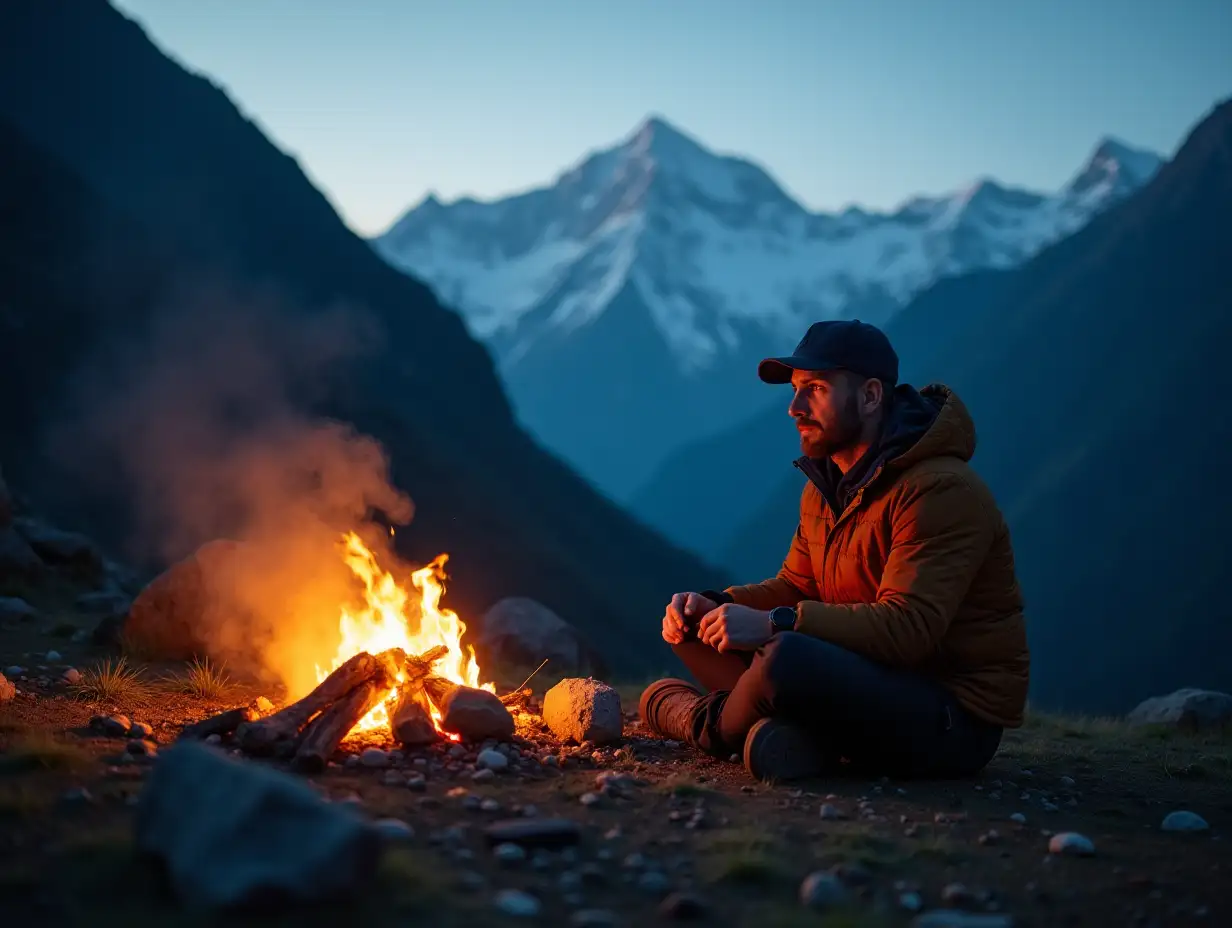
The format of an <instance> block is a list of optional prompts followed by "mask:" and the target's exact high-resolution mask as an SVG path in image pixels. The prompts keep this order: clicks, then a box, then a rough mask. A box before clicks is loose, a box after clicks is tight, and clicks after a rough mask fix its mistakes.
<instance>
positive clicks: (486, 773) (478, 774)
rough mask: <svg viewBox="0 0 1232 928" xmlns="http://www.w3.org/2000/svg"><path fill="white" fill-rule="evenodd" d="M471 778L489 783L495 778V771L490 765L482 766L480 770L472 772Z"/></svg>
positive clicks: (477, 781)
mask: <svg viewBox="0 0 1232 928" xmlns="http://www.w3.org/2000/svg"><path fill="white" fill-rule="evenodd" d="M471 779H472V780H473V781H474V782H476V783H490V782H491V781H492V780H495V779H496V771H495V770H493V769H492V768H491V767H484V768H483V769H482V770H476V771H475V772H474V773H472V774H471Z"/></svg>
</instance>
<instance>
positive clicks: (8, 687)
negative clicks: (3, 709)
mask: <svg viewBox="0 0 1232 928" xmlns="http://www.w3.org/2000/svg"><path fill="white" fill-rule="evenodd" d="M16 696H17V687H15V686H14V685H13V684H12V683H10V682H9V681H8V678H7V677H5V675H4V674H2V673H0V706H2V705H4V704H5V703H6V702H10V701H11V700H12V699H14V698H15V697H16Z"/></svg>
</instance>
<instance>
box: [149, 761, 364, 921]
mask: <svg viewBox="0 0 1232 928" xmlns="http://www.w3.org/2000/svg"><path fill="white" fill-rule="evenodd" d="M136 842H137V846H138V848H139V849H140V850H141V851H143V852H145V853H148V854H150V855H152V856H153V857H155V858H156V859H158V860H159V861H161V862H162V863H163V864H165V867H166V872H167V875H168V877H169V881H170V885H171V888H172V889H173V890H174V891H175V893H176V894H177V895H178V896H179V897H180V899H181V900H183V901H184V902H187V903H189V904H192V905H198V906H201V907H203V908H213V909H233V908H240V907H247V906H252V905H262V906H268V905H271V904H278V903H300V904H304V903H320V902H326V901H341V900H345V899H347V898H349V897H352V896H354V895H356V894H358V893H360V892H362V891H363V889H364V888H365V887H366V886H367V884H368V883H369V882H370V881H371V879H372V877H373V876H375V874H376V872H377V865H378V863H379V860H380V856H381V850H382V848H383V846H384V840H383V839H382V836H381V834H380V832H379V831H378V830H377V829H375V828H373V827H371V826H369V825H368V824H367V822H365V821H364V819H363V818H362V817H361V816H360V814H359V813H358V812H356V811H355V810H354V809H352V808H351V807H350V806H349V805H347V804H345V803H330V802H327V801H326V800H324V799H323V798H321V797H320V796H319V795H318V794H317V793H316V792H315V791H314V790H313V789H312V787H310V786H309V785H308V784H307V783H304V782H303V781H301V780H299V779H298V778H296V777H294V776H291V775H290V774H287V773H284V772H282V771H279V770H275V769H273V768H271V767H266V766H264V765H261V764H257V763H253V762H251V761H241V760H236V759H233V758H231V757H229V756H227V755H226V754H224V753H222V752H221V751H220V750H218V749H215V748H212V747H210V746H209V745H205V744H202V743H200V742H196V741H185V742H182V743H179V744H177V745H175V746H174V747H172V748H170V749H168V750H166V751H164V752H162V753H161V754H160V755H159V759H158V762H157V764H155V766H154V769H153V773H152V774H151V776H150V780H149V782H148V783H147V785H146V787H145V789H144V790H142V793H141V798H140V800H139V802H138V805H137V815H136Z"/></svg>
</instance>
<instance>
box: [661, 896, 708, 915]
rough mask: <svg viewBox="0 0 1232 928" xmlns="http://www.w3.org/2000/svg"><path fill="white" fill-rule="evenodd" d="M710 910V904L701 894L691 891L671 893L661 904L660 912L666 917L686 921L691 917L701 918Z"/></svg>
mask: <svg viewBox="0 0 1232 928" xmlns="http://www.w3.org/2000/svg"><path fill="white" fill-rule="evenodd" d="M707 911H708V906H707V905H706V902H705V900H704V899H702V897H701V896H698V895H696V894H695V893H689V892H675V893H671V894H669V895H668V896H667V897H666V898H665V899H664V900H663V901H662V902H661V903H660V904H659V914H660V915H663V916H664V917H666V918H674V919H676V920H678V921H684V920H686V919H690V918H701V917H703V916H704V915H705V914H706V913H707Z"/></svg>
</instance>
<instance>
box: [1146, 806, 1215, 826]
mask: <svg viewBox="0 0 1232 928" xmlns="http://www.w3.org/2000/svg"><path fill="white" fill-rule="evenodd" d="M1159 827H1160V828H1162V829H1163V830H1164V831H1206V830H1207V829H1208V828H1210V827H1211V826H1210V825H1208V824H1207V823H1206V819H1204V818H1203V817H1202V816H1201V815H1198V814H1197V813H1196V812H1189V811H1187V810H1178V811H1176V812H1169V813H1168V815H1167V816H1166V817H1165V818H1164V820H1163V823H1162V824H1161V825H1160V826H1159Z"/></svg>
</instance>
